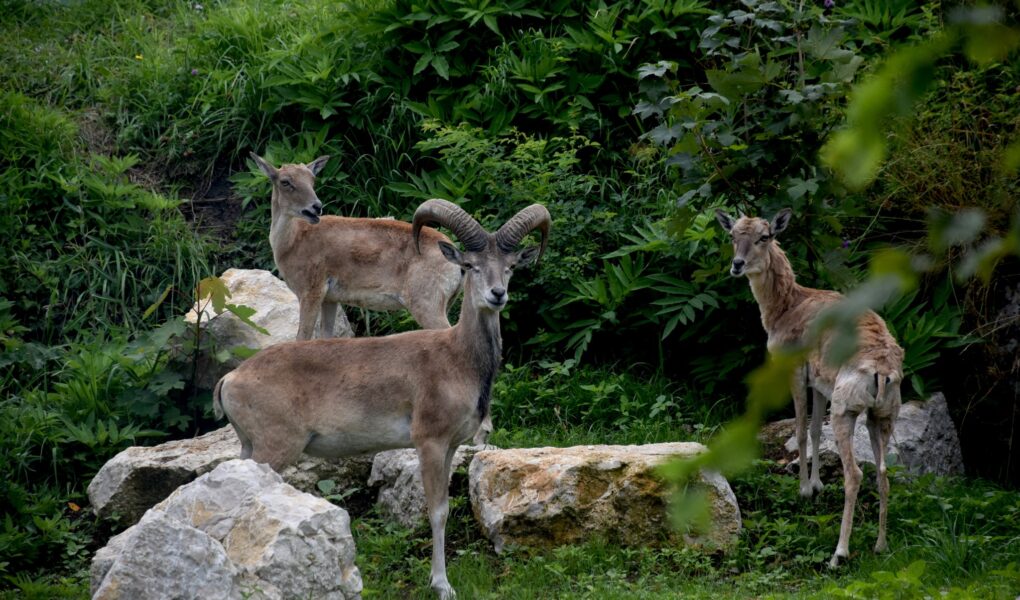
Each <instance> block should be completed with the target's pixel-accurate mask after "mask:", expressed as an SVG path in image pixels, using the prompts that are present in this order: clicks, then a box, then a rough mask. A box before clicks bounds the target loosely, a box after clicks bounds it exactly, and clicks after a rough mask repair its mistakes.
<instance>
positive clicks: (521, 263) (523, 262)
mask: <svg viewBox="0 0 1020 600" xmlns="http://www.w3.org/2000/svg"><path fill="white" fill-rule="evenodd" d="M541 249H542V248H541V246H529V247H527V248H525V249H524V250H521V251H520V252H518V253H517V263H516V266H518V267H527V266H529V265H532V264H534V263H535V262H536V261H537V260H538V255H539V251H540V250H541Z"/></svg>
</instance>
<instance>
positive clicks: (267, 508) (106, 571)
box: [91, 459, 362, 600]
mask: <svg viewBox="0 0 1020 600" xmlns="http://www.w3.org/2000/svg"><path fill="white" fill-rule="evenodd" d="M354 556H355V548H354V540H353V538H352V537H351V532H350V519H349V517H348V515H347V512H346V511H344V510H343V509H342V508H340V507H338V506H335V505H333V504H330V503H329V502H326V501H325V500H323V499H321V498H318V497H315V496H312V495H310V494H305V493H302V492H299V491H298V490H296V489H295V488H293V487H292V486H290V485H288V484H286V483H285V482H284V481H283V479H282V478H281V477H280V476H279V475H278V474H277V473H275V472H274V471H272V470H271V469H270V468H269V467H268V466H266V465H260V464H256V463H254V462H253V461H250V460H239V459H237V460H230V461H227V462H225V463H222V464H221V465H219V466H218V467H216V468H215V469H213V470H212V471H211V472H209V473H207V474H205V475H203V476H201V477H199V478H198V479H196V480H195V481H193V482H191V483H189V484H187V485H185V486H183V487H181V488H179V489H178V490H177V491H175V492H174V493H173V494H171V495H170V497H168V498H167V499H165V500H164V501H162V502H160V503H159V504H157V505H156V506H154V507H153V508H152V509H151V510H150V511H148V512H147V513H146V514H145V516H144V517H143V518H142V520H141V521H140V522H139V523H138V524H136V525H134V526H132V527H131V528H129V529H128V530H127V531H125V532H124V533H122V534H120V535H118V536H116V537H114V538H113V539H111V540H110V544H108V545H107V547H105V548H103V549H102V550H100V551H99V552H98V553H97V554H96V556H95V558H94V559H93V563H92V571H91V576H92V590H93V597H94V598H103V599H104V600H115V599H121V598H123V599H131V600H135V599H138V600H147V599H149V598H152V599H156V598H196V599H197V598H229V599H231V600H233V599H240V598H265V599H267V600H284V599H289V598H323V599H326V600H349V599H356V598H360V597H361V587H362V584H361V575H360V572H359V571H358V568H357V566H355V564H354Z"/></svg>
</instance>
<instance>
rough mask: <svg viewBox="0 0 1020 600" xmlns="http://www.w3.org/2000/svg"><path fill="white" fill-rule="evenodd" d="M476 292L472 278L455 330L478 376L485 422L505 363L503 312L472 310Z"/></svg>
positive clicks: (468, 279)
mask: <svg viewBox="0 0 1020 600" xmlns="http://www.w3.org/2000/svg"><path fill="white" fill-rule="evenodd" d="M473 288H474V285H473V284H472V281H471V278H470V277H469V278H467V279H466V280H465V282H464V299H463V301H462V304H461V309H460V318H459V320H458V321H457V325H456V326H455V327H456V329H457V331H456V337H457V339H458V342H459V344H458V345H459V347H460V348H463V349H464V352H465V353H466V355H467V356H466V357H465V358H466V359H467V362H468V363H469V364H470V365H472V366H473V367H474V369H475V373H476V374H477V376H478V383H479V389H480V392H479V396H478V411H479V415H480V418H483V419H484V418H485V416H486V415H487V414H488V413H489V400H490V396H491V392H492V382H493V380H494V379H495V378H496V374H497V373H498V371H499V365H500V362H501V361H502V356H503V338H502V335H501V334H500V330H499V312H497V311H494V310H488V309H479V308H476V307H474V306H472V302H471V298H473V297H474V293H473V292H474V289H473Z"/></svg>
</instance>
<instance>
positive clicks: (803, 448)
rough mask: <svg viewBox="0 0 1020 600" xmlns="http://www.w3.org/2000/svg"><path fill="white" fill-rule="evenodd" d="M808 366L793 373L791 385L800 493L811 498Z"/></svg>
mask: <svg viewBox="0 0 1020 600" xmlns="http://www.w3.org/2000/svg"><path fill="white" fill-rule="evenodd" d="M805 369H807V367H806V366H804V367H800V368H799V369H797V370H795V371H794V373H793V382H792V383H791V385H790V394H791V395H792V396H793V412H794V415H795V417H796V432H797V450H798V451H799V452H800V454H798V456H799V457H800V464H799V465H798V468H799V470H800V495H801V496H803V497H804V498H810V497H811V495H812V494H813V493H814V492H813V490H812V489H811V484H810V483H809V482H808V452H807V418H808V415H807V385H806V381H805V379H804V373H805Z"/></svg>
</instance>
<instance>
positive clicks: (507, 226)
mask: <svg viewBox="0 0 1020 600" xmlns="http://www.w3.org/2000/svg"><path fill="white" fill-rule="evenodd" d="M550 227H552V217H550V216H549V211H548V210H546V208H545V207H544V206H542V205H541V204H532V205H531V206H529V207H527V208H525V209H524V210H522V211H521V212H519V213H517V214H516V215H514V216H513V217H511V218H510V220H509V221H507V222H506V223H503V226H502V227H500V228H499V231H497V232H496V246H497V247H498V248H499V249H500V250H501V251H502V252H508V253H509V252H513V251H514V249H515V248H517V245H518V244H520V243H521V240H523V239H524V236H526V235H528V234H529V233H531V232H532V231H534V230H535V229H538V230H540V231H541V232H542V247H541V248H540V249H539V253H538V257H539V258H542V254H544V253H545V246H546V244H547V243H548V241H549V228H550Z"/></svg>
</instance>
